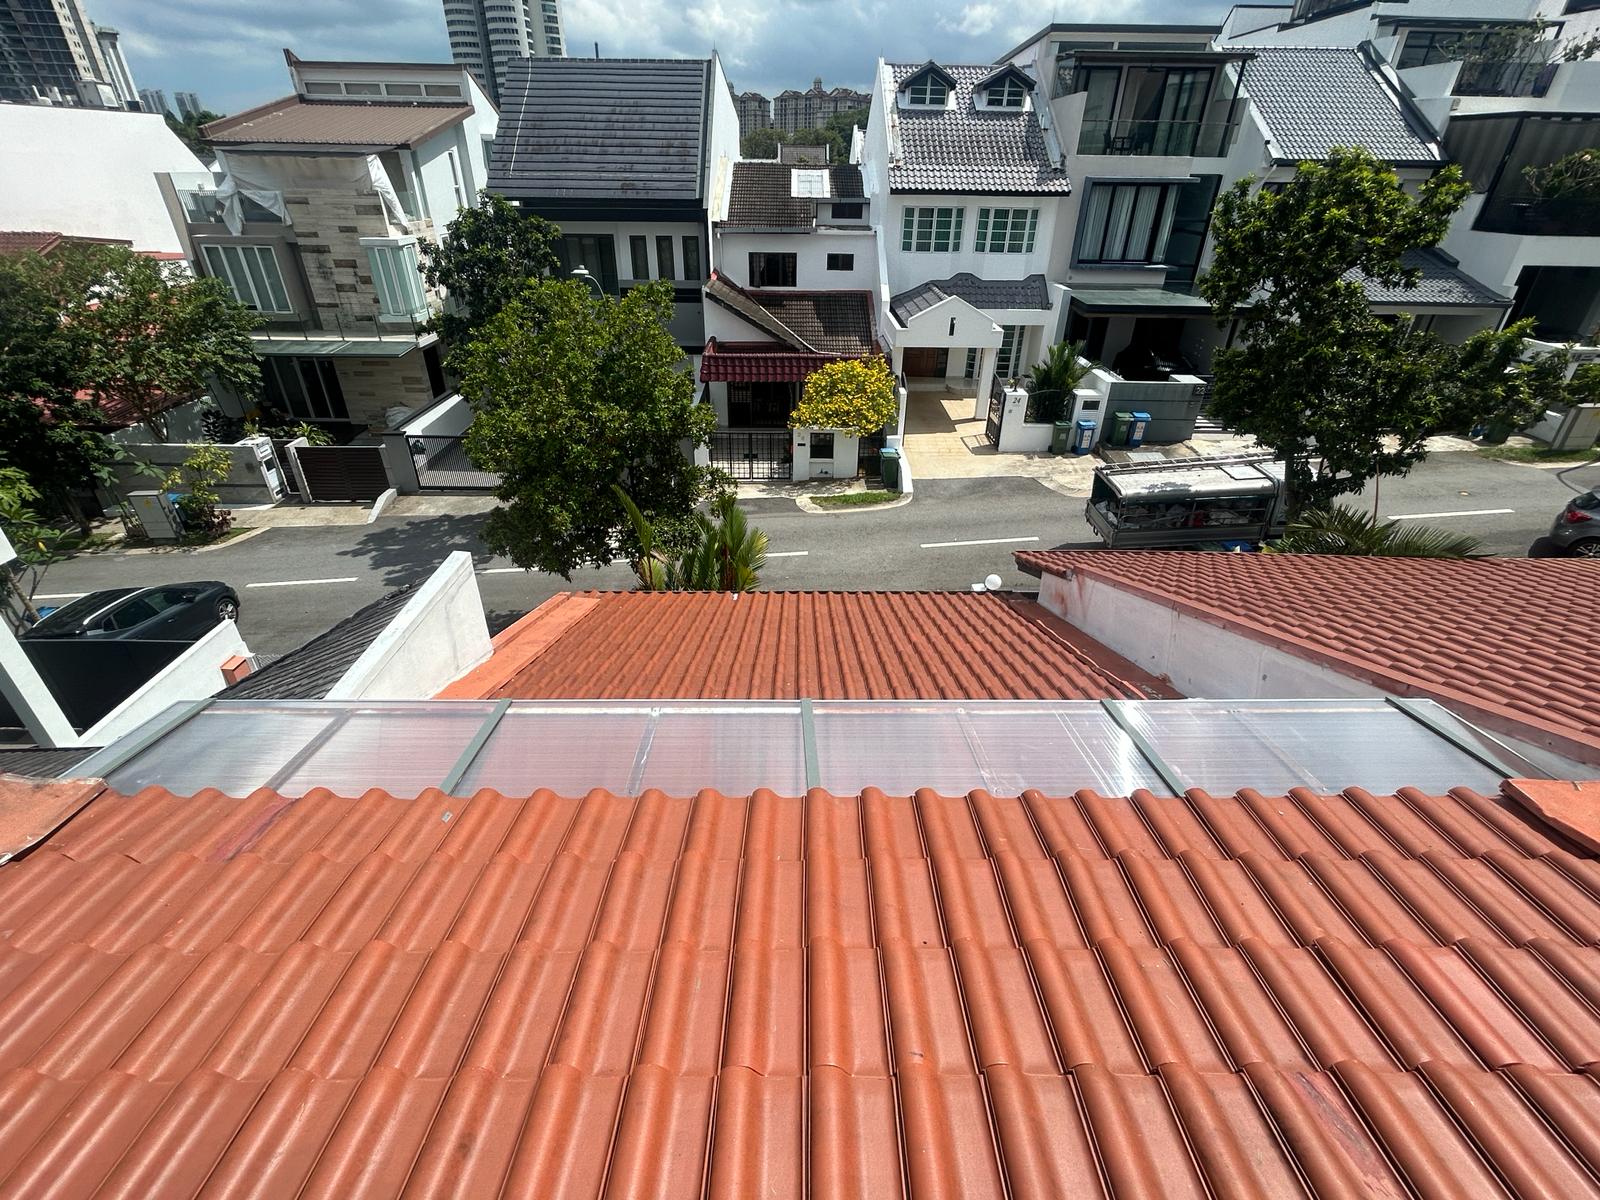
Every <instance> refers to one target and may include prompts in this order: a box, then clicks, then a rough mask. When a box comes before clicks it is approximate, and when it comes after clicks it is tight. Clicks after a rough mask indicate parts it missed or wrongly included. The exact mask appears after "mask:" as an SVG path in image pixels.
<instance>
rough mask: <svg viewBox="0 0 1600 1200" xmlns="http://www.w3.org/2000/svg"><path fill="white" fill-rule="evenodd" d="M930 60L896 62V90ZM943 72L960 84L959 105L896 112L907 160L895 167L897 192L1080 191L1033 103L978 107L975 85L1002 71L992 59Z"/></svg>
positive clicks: (893, 185)
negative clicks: (1054, 152) (1054, 154)
mask: <svg viewBox="0 0 1600 1200" xmlns="http://www.w3.org/2000/svg"><path fill="white" fill-rule="evenodd" d="M924 65H926V64H920V63H919V64H912V63H893V64H890V66H889V70H890V71H891V72H892V74H893V79H894V87H895V89H896V92H895V93H894V95H897V94H898V89H899V88H900V87H901V86H902V85H903V84H904V83H905V82H906V81H907V80H908V79H910V78H911V77H912V76H914V75H916V74H918V73H919V72H921V71H922V69H923V66H924ZM942 69H943V70H944V71H946V72H947V73H948V74H949V75H950V76H951V77H952V78H954V79H955V81H956V88H955V97H954V106H953V107H950V108H943V109H922V108H900V109H897V110H896V114H895V116H896V120H897V122H898V125H899V141H900V154H901V157H900V160H899V161H897V162H894V163H891V164H890V166H889V188H890V190H891V191H895V192H965V193H968V194H975V195H1013V194H1033V193H1053V194H1058V195H1065V194H1067V193H1068V192H1070V191H1072V183H1071V181H1070V180H1069V179H1068V177H1067V172H1066V171H1065V170H1064V169H1062V168H1061V167H1060V166H1059V165H1057V164H1056V163H1055V162H1053V161H1052V160H1051V156H1050V151H1049V148H1048V146H1047V144H1046V142H1045V136H1044V130H1042V129H1041V128H1040V127H1039V118H1038V116H1037V115H1036V114H1035V113H1034V111H1033V110H1032V109H1031V108H1030V109H1027V110H1023V111H1019V110H1017V109H1014V108H1011V109H983V108H979V107H978V106H977V104H976V102H975V101H974V99H973V89H974V87H975V86H976V85H977V84H978V83H979V82H981V81H982V80H984V79H987V78H988V77H989V76H991V75H993V74H994V73H995V68H994V65H993V64H992V63H991V64H988V65H985V66H957V67H948V66H946V67H942ZM894 95H891V96H890V99H891V100H893V99H894Z"/></svg>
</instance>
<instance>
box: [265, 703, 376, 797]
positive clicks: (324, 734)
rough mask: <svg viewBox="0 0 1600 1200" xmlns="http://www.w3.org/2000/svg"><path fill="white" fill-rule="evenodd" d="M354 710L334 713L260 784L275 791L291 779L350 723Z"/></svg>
mask: <svg viewBox="0 0 1600 1200" xmlns="http://www.w3.org/2000/svg"><path fill="white" fill-rule="evenodd" d="M356 711H357V710H356V709H354V708H347V709H344V710H343V711H341V712H338V713H335V714H334V717H333V719H332V720H331V721H329V722H328V723H327V724H326V725H325V726H323V727H322V729H320V730H319V731H318V732H317V733H316V734H314V735H313V736H312V738H311V740H310V741H309V742H307V743H306V744H305V745H304V746H301V747H300V749H298V750H296V751H295V752H294V753H293V754H292V755H290V756H289V761H288V762H286V763H284V764H283V766H281V767H279V768H278V769H277V771H276V772H274V773H273V775H272V777H271V778H270V779H268V780H267V782H266V783H265V784H263V785H262V786H263V787H266V788H270V789H271V790H272V791H274V792H275V791H277V790H278V789H279V788H281V787H282V786H283V785H284V784H285V783H287V782H288V781H289V780H291V779H293V778H294V773H295V772H296V771H298V770H299V769H300V768H301V767H303V766H305V765H306V763H308V762H310V761H311V759H312V758H313V757H314V756H315V755H316V753H317V751H319V750H321V749H322V748H323V747H324V746H326V745H327V744H328V743H329V742H330V741H332V740H333V738H334V735H336V734H337V733H338V732H339V731H340V730H341V729H343V728H344V727H345V726H346V725H348V724H349V723H350V718H351V717H353V716H355V715H356Z"/></svg>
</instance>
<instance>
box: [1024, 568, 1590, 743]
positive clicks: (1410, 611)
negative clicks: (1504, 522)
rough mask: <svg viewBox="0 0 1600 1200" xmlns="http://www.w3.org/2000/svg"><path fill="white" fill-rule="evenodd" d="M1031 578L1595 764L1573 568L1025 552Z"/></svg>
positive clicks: (1581, 589)
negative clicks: (1150, 611)
mask: <svg viewBox="0 0 1600 1200" xmlns="http://www.w3.org/2000/svg"><path fill="white" fill-rule="evenodd" d="M1017 561H1018V564H1019V565H1020V566H1021V567H1022V569H1023V570H1024V571H1028V572H1029V573H1031V574H1035V575H1038V574H1050V575H1063V574H1070V573H1074V572H1075V573H1081V574H1084V575H1087V576H1089V577H1092V578H1096V579H1103V580H1107V581H1109V582H1111V583H1113V584H1115V585H1116V586H1118V587H1120V588H1123V589H1125V590H1127V591H1130V592H1133V593H1135V594H1137V595H1141V596H1145V597H1147V598H1149V599H1152V600H1155V601H1156V602H1158V603H1160V604H1164V605H1173V606H1176V607H1177V608H1179V609H1181V610H1183V611H1185V612H1189V613H1192V614H1194V615H1196V616H1198V617H1200V618H1201V619H1203V620H1205V621H1208V622H1211V623H1213V624H1216V625H1219V626H1222V627H1224V628H1228V629H1232V630H1235V631H1238V632H1241V633H1244V634H1245V635H1246V636H1248V637H1251V638H1253V639H1255V640H1257V641H1263V642H1268V643H1270V644H1272V645H1274V646H1277V647H1279V648H1281V649H1283V650H1286V651H1287V652H1289V653H1290V654H1293V655H1295V656H1297V657H1300V658H1305V659H1309V660H1311V661H1313V662H1317V663H1319V664H1324V665H1327V666H1331V667H1332V668H1333V669H1334V670H1337V671H1339V672H1341V673H1343V674H1347V675H1354V676H1356V677H1358V678H1360V679H1362V680H1364V681H1366V682H1369V683H1372V684H1375V685H1376V686H1378V687H1380V688H1382V689H1384V690H1385V691H1386V692H1389V693H1391V694H1394V695H1399V696H1415V697H1421V698H1427V699H1433V700H1437V701H1439V702H1440V703H1441V704H1444V705H1446V706H1447V707H1449V708H1451V709H1453V710H1454V711H1456V712H1459V713H1461V714H1463V715H1464V716H1466V718H1467V719H1468V720H1469V721H1473V722H1474V723H1476V724H1479V725H1483V726H1486V727H1488V728H1491V729H1501V730H1504V731H1506V732H1510V733H1513V734H1516V735H1519V736H1522V737H1524V738H1526V739H1529V740H1533V741H1536V742H1538V743H1541V744H1546V745H1550V746H1551V747H1552V748H1553V749H1556V750H1557V751H1558V752H1560V753H1563V754H1565V755H1567V756H1568V757H1569V758H1576V759H1577V760H1578V761H1580V762H1590V763H1595V764H1600V706H1597V705H1596V704H1595V680H1597V679H1600V642H1597V641H1596V640H1595V639H1593V638H1582V637H1578V638H1574V637H1573V636H1572V631H1573V630H1575V629H1582V628H1586V627H1587V626H1588V625H1589V624H1590V623H1592V621H1593V617H1594V611H1593V609H1594V605H1593V598H1594V596H1595V595H1596V591H1597V588H1600V572H1597V571H1596V569H1595V567H1594V566H1593V565H1592V564H1590V563H1586V562H1583V561H1581V560H1575V559H1511V558H1494V559H1483V560H1477V561H1460V562H1458V561H1450V560H1442V559H1406V558H1355V557H1341V556H1332V557H1329V556H1322V555H1309V554H1283V555H1272V554H1205V553H1193V552H1187V551H1116V550H1094V551H1077V552H1070V551H1068V552H1061V551H1023V552H1021V553H1019V554H1018V555H1017Z"/></svg>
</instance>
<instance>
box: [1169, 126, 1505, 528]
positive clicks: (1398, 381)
mask: <svg viewBox="0 0 1600 1200" xmlns="http://www.w3.org/2000/svg"><path fill="white" fill-rule="evenodd" d="M1251 187H1252V181H1251V180H1249V179H1245V180H1241V181H1240V182H1239V183H1238V184H1236V185H1235V186H1234V187H1233V188H1232V189H1231V190H1229V191H1228V192H1226V193H1225V194H1224V195H1223V196H1222V199H1221V201H1220V202H1219V204H1218V206H1217V212H1216V217H1215V220H1214V223H1213V228H1214V229H1215V234H1216V256H1215V259H1214V262H1213V265H1212V267H1211V269H1210V270H1209V271H1208V272H1207V273H1206V274H1205V275H1204V277H1202V279H1201V281H1200V294H1201V295H1203V296H1204V297H1205V298H1206V300H1208V301H1209V302H1210V303H1211V305H1212V308H1213V310H1214V311H1215V313H1216V314H1217V317H1218V318H1219V319H1220V320H1230V319H1233V318H1234V317H1237V318H1238V320H1239V323H1240V330H1239V333H1240V336H1239V339H1238V341H1237V343H1236V344H1235V345H1234V346H1233V347H1231V348H1228V349H1224V350H1219V351H1218V352H1217V354H1216V357H1215V361H1214V370H1215V372H1216V384H1215V392H1214V399H1213V411H1214V413H1215V415H1216V417H1217V418H1218V419H1219V420H1221V421H1223V422H1225V423H1227V424H1229V425H1231V426H1233V427H1234V428H1236V429H1238V430H1240V431H1241V432H1244V433H1250V434H1254V435H1255V437H1256V438H1257V439H1258V440H1259V441H1260V442H1261V443H1262V444H1263V445H1265V446H1267V447H1269V448H1270V449H1272V450H1274V451H1275V452H1277V453H1278V455H1279V456H1280V457H1281V458H1283V459H1284V461H1285V463H1286V464H1287V477H1288V478H1287V488H1288V495H1289V504H1290V511H1291V513H1295V514H1297V513H1300V512H1303V511H1305V510H1307V509H1313V508H1321V509H1326V508H1327V507H1328V506H1329V505H1330V504H1331V503H1332V501H1333V500H1334V499H1335V498H1336V497H1338V496H1340V495H1343V494H1345V493H1347V492H1353V491H1359V490H1360V489H1361V488H1362V487H1363V486H1364V485H1365V484H1366V482H1367V480H1369V479H1371V478H1373V477H1374V476H1380V475H1395V474H1404V473H1405V472H1406V471H1408V470H1410V468H1411V467H1412V466H1413V465H1415V464H1416V463H1417V462H1418V461H1420V460H1421V459H1422V458H1423V456H1424V455H1425V453H1426V450H1425V445H1424V443H1425V441H1426V439H1427V438H1428V437H1429V436H1431V435H1433V434H1435V433H1438V432H1441V431H1443V430H1446V429H1451V428H1460V427H1462V426H1464V425H1470V424H1473V423H1475V421H1476V420H1478V419H1482V418H1484V417H1488V416H1489V415H1491V414H1492V413H1496V412H1503V411H1507V410H1511V409H1516V408H1517V407H1518V405H1519V404H1520V403H1523V402H1525V401H1526V400H1527V397H1526V396H1525V395H1523V394H1521V393H1519V391H1518V388H1519V387H1520V386H1522V385H1524V384H1528V383H1529V381H1527V380H1520V377H1518V378H1516V379H1512V380H1510V381H1509V382H1508V380H1507V378H1506V369H1507V367H1508V365H1509V364H1510V363H1512V362H1514V361H1515V360H1516V359H1517V358H1518V357H1519V355H1520V353H1521V350H1522V346H1523V338H1524V337H1525V335H1526V333H1527V327H1526V326H1517V327H1513V329H1511V330H1508V331H1507V332H1506V333H1505V334H1492V333H1491V334H1487V335H1480V336H1479V337H1478V338H1476V339H1474V340H1473V341H1472V342H1470V343H1468V345H1466V346H1462V347H1456V346H1450V345H1448V344H1446V343H1443V342H1441V341H1440V340H1439V339H1438V338H1436V337H1433V336H1432V335H1431V334H1426V333H1420V332H1416V331H1414V330H1412V329H1411V328H1410V327H1409V323H1408V322H1405V321H1393V320H1388V319H1385V318H1383V317H1380V316H1377V315H1375V314H1374V313H1373V312H1372V309H1371V306H1370V305H1369V304H1368V303H1367V299H1366V294H1365V290H1364V288H1363V285H1362V278H1363V277H1365V278H1368V279H1372V280H1376V281H1379V282H1381V283H1384V284H1386V285H1390V286H1393V285H1397V284H1401V283H1405V282H1411V281H1414V278H1415V275H1416V272H1415V271H1414V270H1411V269H1408V268H1407V267H1406V266H1405V265H1404V261H1403V260H1404V256H1405V254H1406V252H1407V251H1410V250H1414V249H1418V248H1422V247H1429V246H1434V245H1437V244H1438V242H1439V240H1440V239H1441V238H1442V237H1443V236H1444V234H1445V232H1446V230H1447V229H1448V228H1449V223H1450V218H1451V215H1452V214H1454V213H1455V212H1456V210H1457V209H1458V208H1460V206H1461V204H1462V203H1463V201H1464V200H1465V199H1466V197H1467V195H1468V192H1469V188H1468V185H1467V184H1466V183H1464V182H1463V181H1462V177H1461V172H1460V171H1459V169H1457V168H1455V167H1447V168H1445V169H1444V170H1442V171H1440V172H1438V173H1437V174H1436V175H1434V176H1433V177H1432V178H1431V179H1429V180H1428V181H1427V182H1426V183H1424V184H1423V185H1422V187H1421V188H1420V189H1419V191H1418V194H1417V195H1416V196H1415V197H1414V198H1413V197H1412V196H1410V195H1408V194H1407V193H1405V192H1404V191H1402V190H1401V189H1400V187H1399V184H1398V180H1397V178H1396V176H1395V174H1394V172H1393V171H1392V170H1391V169H1390V168H1389V167H1388V166H1386V165H1384V164H1382V163H1380V162H1378V161H1377V160H1376V159H1374V158H1373V157H1372V156H1371V155H1370V154H1368V153H1367V152H1366V151H1364V150H1335V151H1333V153H1332V154H1330V155H1329V157H1328V159H1327V161H1326V162H1323V163H1302V164H1301V166H1300V170H1299V173H1298V174H1297V175H1296V176H1295V178H1294V179H1293V180H1292V181H1290V182H1289V183H1288V184H1287V185H1286V186H1285V187H1284V188H1283V189H1282V190H1281V191H1278V192H1275V193H1274V192H1266V191H1263V192H1260V193H1258V194H1252V191H1251ZM1519 380H1520V382H1519Z"/></svg>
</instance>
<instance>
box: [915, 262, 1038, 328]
mask: <svg viewBox="0 0 1600 1200" xmlns="http://www.w3.org/2000/svg"><path fill="white" fill-rule="evenodd" d="M951 296H958V297H960V298H961V299H962V300H965V301H966V302H967V303H968V304H970V305H972V306H973V307H974V308H979V309H991V308H1038V309H1047V308H1049V307H1051V304H1050V288H1049V285H1048V284H1047V283H1046V281H1045V277H1044V276H1043V275H1029V276H1027V277H1026V278H1025V279H979V278H978V277H977V276H976V275H973V274H971V273H970V272H966V271H963V272H962V273H961V274H959V275H952V276H951V277H950V278H949V279H930V280H929V281H928V282H927V283H924V284H919V285H918V286H917V287H914V288H911V289H910V290H908V291H904V292H901V293H900V294H899V295H898V296H895V297H893V298H892V299H891V300H890V301H889V311H890V312H892V313H893V314H894V318H895V320H897V321H899V322H900V324H902V325H904V324H905V323H906V322H907V321H909V320H910V319H911V318H912V317H914V316H916V315H917V314H918V313H921V312H926V311H927V310H928V309H930V308H932V307H933V306H934V305H936V304H940V303H942V302H943V301H945V300H947V299H949V298H950V297H951Z"/></svg>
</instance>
